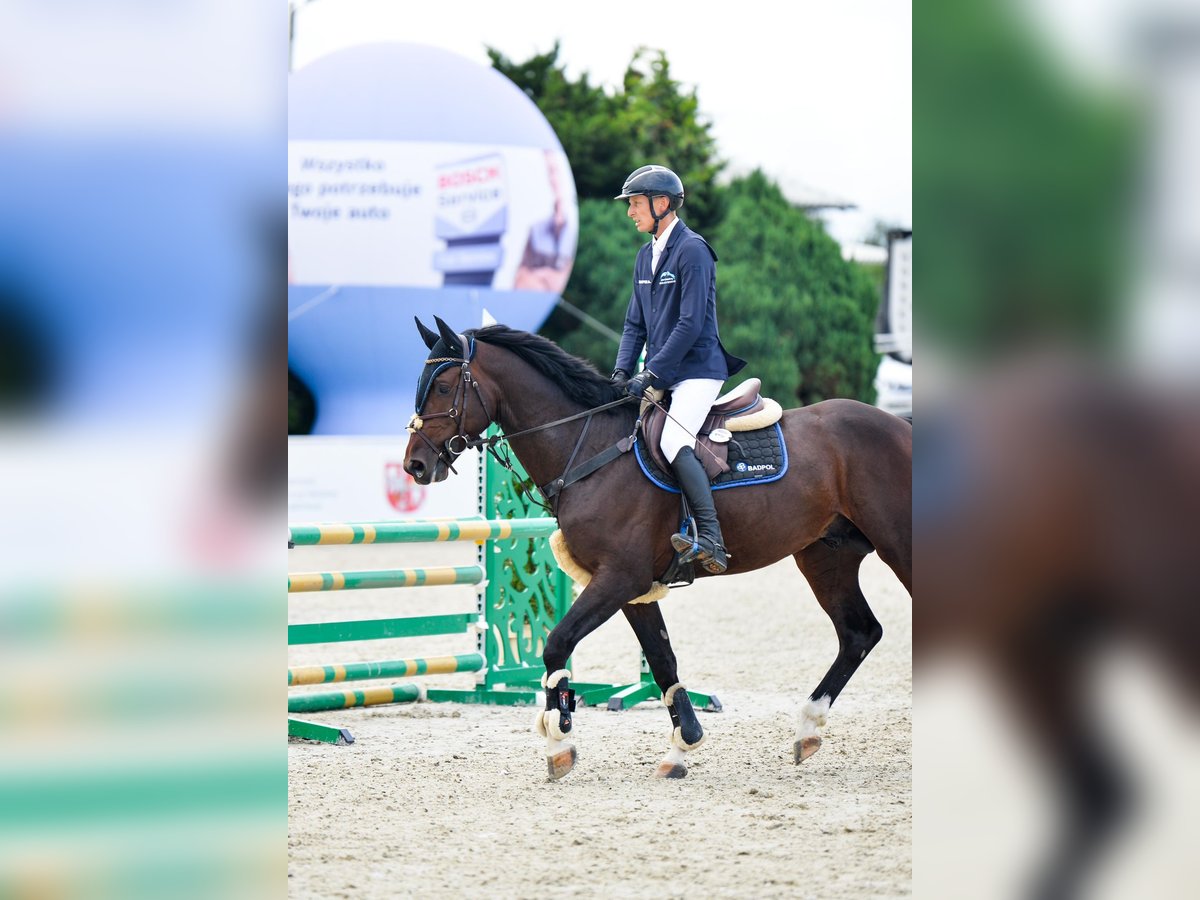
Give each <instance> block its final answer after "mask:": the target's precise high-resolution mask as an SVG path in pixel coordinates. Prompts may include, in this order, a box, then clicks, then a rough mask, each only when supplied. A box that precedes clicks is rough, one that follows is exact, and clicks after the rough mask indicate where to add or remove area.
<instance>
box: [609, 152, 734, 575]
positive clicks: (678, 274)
mask: <svg viewBox="0 0 1200 900" xmlns="http://www.w3.org/2000/svg"><path fill="white" fill-rule="evenodd" d="M614 199H616V200H628V201H629V218H631V219H633V221H634V224H635V225H636V226H637V230H638V231H640V232H643V233H645V234H649V235H650V236H651V240H650V241H649V242H648V243H646V244H645V245H643V246H642V248H641V249H640V250H639V251H638V255H637V259H636V260H635V262H634V267H633V293H632V296H630V298H629V309H628V311H627V312H626V314H625V329H624V333H623V334H622V335H621V349H620V350H619V351H618V353H617V363H616V368H615V370H614V371H613V373H612V378H613V380H614V381H624V382H626V385H625V390H626V392H627V393H629V394H630V395H632V396H635V397H641V396H643V395H644V394H645V393H646V391H647V390H649V389H651V388H654V389H659V390H663V389H665V390H669V391H670V392H671V415H670V418H668V420H667V422H666V424H665V426H664V427H663V432H662V439H661V442H660V446H661V448H662V451H663V455H664V456H665V457H666V458H667V460H668V461H669V462H670V463H671V471H672V473H673V474H674V475H675V479H676V480H677V481H678V482H679V487H680V489H681V490H682V491H683V494H684V496H685V497H686V498H687V501H688V504H689V505H690V506H691V508H692V511H693V514H694V516H695V520H696V527H697V531H698V538H697V540H696V541H695V542H693V539H692V538H691V537H689V536H687V535H684V534H676V535H674V536H673V537H672V538H671V544H672V546H674V547H675V549H676V550H677V551H679V553H680V554H681V557H680V558H681V561H682V562H691V561H693V560H695V561H696V562H698V563H700V565H701V566H703V568H704V570H705V571H707V572H709V573H711V574H714V575H719V574H720V573H721V572H724V571H725V569H726V568H727V566H728V564H729V562H728V554H727V551H726V549H725V544H724V540H723V539H722V537H721V527H720V525H719V524H718V522H717V511H716V506H715V505H714V503H713V497H712V491H711V489H710V487H709V481H708V474H707V473H706V472H705V471H704V466H703V465H702V464H701V462H700V460H699V459H697V458H696V453H695V446H696V437H695V436H696V434H697V433H698V432H699V431H700V428H701V426H702V425H703V424H704V420H705V418H707V416H708V412H709V409H710V408H711V407H712V404H713V401H714V400H716V399H717V396H718V395H719V394H720V393H721V385H722V383H723V382H724V381H725V379H726V378H728V377H729V376H730V375H733V374H735V373H736V372H738V371H739V370H740V369H741V368H742V367H743V366H745V364H746V362H745V360H742V359H739V358H738V357H736V356H732V355H731V354H729V353H728V352H726V350H725V348H724V346H722V344H721V338H720V335H719V334H718V332H717V267H716V261H717V254H716V253H714V252H713V250H712V248H711V247H710V246H709V245H708V242H707V241H706V240H704V238H702V237H701V236H700V235H699V234H697V233H696V232H694V231H692V230H691V229H690V228H688V227H687V225H685V224H684V223H683V220H681V219H680V218H678V216H677V215H676V210H678V209H679V207H680V206H682V205H683V182H682V181H680V179H679V176H678V175H676V174H675V173H674V172H672V171H671V170H670V169H668V168H665V167H664V166H642V167H641V168H640V169H637V170H636V171H634V172H633V173H632V174H631V175H630V176H629V177H628V178H627V179H625V184H624V185H623V186H622V188H621V193H620V194H619V195H618V196H617V197H615V198H614ZM643 344H644V345H645V347H646V365H645V368H643V369H642V371H641V372H638V373H637V374H636V375H634V376H633V377H632V378H630V377H629V373H630V372H632V371H633V370H634V368H635V366H636V363H637V359H638V355H639V354H640V353H641V350H642V345H643Z"/></svg>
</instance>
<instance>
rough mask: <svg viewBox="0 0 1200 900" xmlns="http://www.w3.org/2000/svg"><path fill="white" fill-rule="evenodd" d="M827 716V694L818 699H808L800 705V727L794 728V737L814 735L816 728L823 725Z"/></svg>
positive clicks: (801, 737)
mask: <svg viewBox="0 0 1200 900" xmlns="http://www.w3.org/2000/svg"><path fill="white" fill-rule="evenodd" d="M828 717H829V697H828V696H825V697H822V698H821V699H820V700H809V701H808V702H807V703H805V704H804V706H802V707H800V727H799V728H797V729H796V739H797V740H802V739H803V738H806V737H815V736H816V735H817V729H818V728H824V727H825V720H826V719H827V718H828Z"/></svg>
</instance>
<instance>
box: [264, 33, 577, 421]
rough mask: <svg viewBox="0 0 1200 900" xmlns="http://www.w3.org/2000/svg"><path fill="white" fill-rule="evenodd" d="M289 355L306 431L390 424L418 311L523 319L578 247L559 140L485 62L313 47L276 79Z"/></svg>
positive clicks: (418, 353)
mask: <svg viewBox="0 0 1200 900" xmlns="http://www.w3.org/2000/svg"><path fill="white" fill-rule="evenodd" d="M287 203H288V369H289V372H290V373H291V375H292V376H293V377H294V379H296V380H297V381H298V382H300V383H301V384H302V385H303V387H304V388H305V389H306V390H307V392H308V393H309V394H311V398H312V404H311V406H312V408H313V409H314V410H315V420H314V422H313V425H312V433H313V434H321V435H353V434H359V435H380V434H397V435H398V434H400V433H401V432H402V431H403V429H404V425H405V423H406V422H407V421H408V418H409V416H410V415H411V414H412V413H413V412H414V409H413V402H414V394H415V388H416V384H417V379H418V376H419V375H420V373H421V369H422V367H423V365H424V360H425V358H426V356H427V353H426V350H427V348H426V347H425V345H424V344H423V343H422V342H421V340H420V338H419V336H418V334H417V331H416V328H415V326H414V323H413V318H414V317H420V318H421V319H422V320H423V321H424V322H426V323H427V324H432V318H433V316H435V315H437V316H440V317H441V318H442V319H444V320H445V321H446V322H447V323H448V324H449V325H450V326H451V327H452V328H454V329H456V330H458V331H463V330H466V329H468V328H478V327H479V326H481V325H482V324H484V323H485V322H488V321H496V322H499V323H502V324H504V325H508V326H510V327H513V328H519V329H523V330H526V331H535V330H537V329H538V327H540V325H541V324H542V322H543V321H544V320H545V318H546V316H547V315H549V313H550V311H551V310H552V309H553V308H554V306H555V304H556V303H557V301H558V299H559V297H560V295H561V293H562V291H563V289H564V287H565V286H566V283H567V279H568V278H569V277H570V273H571V266H572V264H573V262H574V259H575V248H576V243H577V241H578V221H579V216H578V206H577V202H576V196H575V182H574V178H573V176H572V174H571V169H570V165H569V163H568V161H567V158H566V156H565V154H564V153H563V151H562V145H561V144H560V143H559V141H558V138H557V137H556V136H555V134H554V131H553V129H551V128H550V126H549V124H548V123H547V121H546V119H545V117H544V116H543V115H542V114H541V112H540V111H539V110H538V108H537V107H536V106H535V105H534V103H533V101H532V100H530V99H529V97H527V96H526V95H525V94H524V93H523V92H522V91H521V90H520V89H519V88H517V86H516V85H514V84H513V83H512V82H511V81H509V80H508V79H507V78H505V77H504V76H503V75H501V74H500V73H499V72H497V71H495V70H494V69H491V68H489V67H487V66H481V65H479V64H477V63H474V62H472V61H470V60H467V59H464V58H462V57H459V56H457V55H455V54H453V53H450V52H448V51H445V50H441V49H438V48H434V47H427V46H422V45H416V44H402V43H391V44H389V43H381V44H369V45H364V46H359V47H353V48H350V49H348V50H343V51H340V52H338V53H333V54H330V55H329V56H325V57H321V58H320V59H317V60H315V61H314V62H312V63H310V64H309V65H307V66H305V67H304V68H302V69H300V70H299V71H297V72H294V73H292V75H291V76H290V78H289V88H288V198H287Z"/></svg>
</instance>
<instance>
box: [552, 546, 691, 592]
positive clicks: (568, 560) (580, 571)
mask: <svg viewBox="0 0 1200 900" xmlns="http://www.w3.org/2000/svg"><path fill="white" fill-rule="evenodd" d="M550 551H551V552H552V553H553V554H554V559H555V560H556V561H557V562H558V567H559V568H560V569H562V570H563V571H564V572H566V573H567V577H568V578H570V579H571V580H572V581H573V582H575V583H576V584H577V585H579V586H580V587H581V588H583V587H586V586H587V583H588V582H589V581H591V580H592V573H591V572H588V571H587V570H585V569H584V568H583V566H581V565H580V564H579V563H577V562H576V561H575V557H573V556H572V555H571V551H570V550H569V549H568V548H567V539H566V538H564V537H563V533H562V531H561V530H559V531H556V532H554V533H553V534H552V535H550ZM669 593H670V589H669V588H668V587H667V586H666V585H665V584H659V583H658V582H657V581H656V582H654V583H653V584H652V585H651V587H650V590H649V591H647V592H646V593H644V594H642V596H640V597H635V598H634V599H633V600H630V601H629V602H630V603H657V602H658V601H659V600H663V599H665V598H666V596H667V595H668V594H669Z"/></svg>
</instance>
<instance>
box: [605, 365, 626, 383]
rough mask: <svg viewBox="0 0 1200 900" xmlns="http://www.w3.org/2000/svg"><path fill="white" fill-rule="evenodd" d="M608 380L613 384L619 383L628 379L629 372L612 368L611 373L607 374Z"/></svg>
mask: <svg viewBox="0 0 1200 900" xmlns="http://www.w3.org/2000/svg"><path fill="white" fill-rule="evenodd" d="M608 380H609V381H611V382H612V383H613V384H620V383H621V382H623V381H628V380H629V373H628V372H626V371H625V370H624V369H613V373H612V374H611V375H609V376H608Z"/></svg>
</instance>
